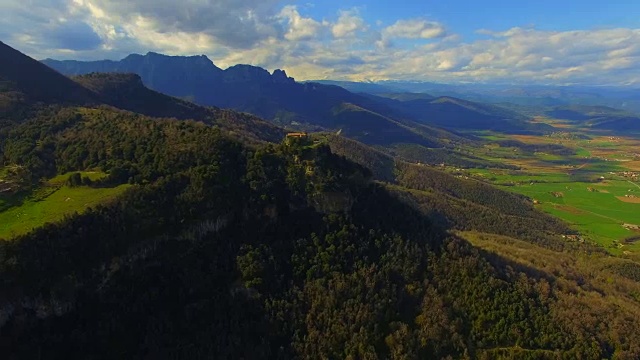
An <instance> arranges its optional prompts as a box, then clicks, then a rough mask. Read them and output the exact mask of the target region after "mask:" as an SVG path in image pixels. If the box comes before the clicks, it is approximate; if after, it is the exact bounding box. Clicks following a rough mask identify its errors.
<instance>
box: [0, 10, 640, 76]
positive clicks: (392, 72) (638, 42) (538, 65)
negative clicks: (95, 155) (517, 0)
mask: <svg viewBox="0 0 640 360" xmlns="http://www.w3.org/2000/svg"><path fill="white" fill-rule="evenodd" d="M305 9H307V10H308V8H306V7H301V8H298V7H295V6H292V5H284V6H283V3H282V2H281V1H280V0H185V1H182V2H175V1H170V0H153V1H152V0H137V1H129V0H46V1H45V0H32V1H27V2H25V1H24V0H3V1H1V2H0V14H3V16H0V38H2V39H3V41H5V42H7V43H9V44H10V45H12V46H15V47H17V48H18V49H20V50H22V51H24V52H26V53H27V54H29V55H31V56H34V57H36V58H45V57H52V58H62V59H65V58H66V59H69V58H76V59H85V60H93V59H102V58H111V59H118V58H122V57H124V56H126V55H128V54H129V53H134V52H137V53H146V52H147V51H156V52H161V53H167V54H171V55H192V54H206V55H208V56H209V57H210V58H211V59H212V60H213V61H214V62H215V63H216V64H217V65H219V66H221V67H226V66H231V65H234V64H237V63H249V64H253V65H257V66H262V67H265V68H267V69H270V70H273V69H275V68H284V69H286V70H287V72H288V73H289V74H291V75H292V76H295V77H296V78H298V79H322V78H334V79H350V80H386V79H400V80H428V81H444V82H446V81H457V80H460V81H499V82H529V83H583V84H623V83H640V68H638V67H637V66H636V64H638V63H639V62H640V29H628V28H620V29H597V30H580V31H542V30H538V29H535V28H519V27H514V28H512V29H508V30H506V31H492V30H490V29H483V30H478V31H477V32H478V35H479V38H478V39H476V40H474V41H468V42H465V41H464V38H463V37H462V36H459V35H457V34H455V33H453V32H451V31H450V29H447V27H446V26H445V25H444V24H442V23H439V22H437V21H432V20H426V19H398V20H397V21H395V22H394V23H392V24H391V25H389V26H387V27H384V24H382V23H372V22H368V21H366V20H365V19H366V16H365V15H366V13H364V14H362V13H361V12H359V11H358V10H354V9H351V10H342V11H340V10H338V11H336V13H334V14H333V15H332V16H331V15H330V16H328V17H327V18H315V17H313V16H310V15H308V14H306V12H305V11H304V10H305ZM360 10H361V11H363V12H364V11H365V10H363V9H360ZM453 30H455V29H453Z"/></svg>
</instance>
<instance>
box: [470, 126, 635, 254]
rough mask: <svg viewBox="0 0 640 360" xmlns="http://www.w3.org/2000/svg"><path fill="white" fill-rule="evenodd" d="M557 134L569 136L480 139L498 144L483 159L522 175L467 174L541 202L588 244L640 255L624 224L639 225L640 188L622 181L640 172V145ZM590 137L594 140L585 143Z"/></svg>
mask: <svg viewBox="0 0 640 360" xmlns="http://www.w3.org/2000/svg"><path fill="white" fill-rule="evenodd" d="M551 124H552V123H551ZM558 130H559V131H561V132H562V133H563V134H567V135H569V136H560V137H554V136H533V135H506V134H493V133H487V132H483V133H481V134H478V135H480V136H482V137H483V138H484V139H486V140H489V141H496V143H493V144H490V145H485V146H484V147H483V148H481V149H477V148H476V149H475V151H476V154H477V155H478V156H480V157H483V158H486V159H487V160H493V161H502V162H504V163H507V164H510V165H514V166H517V167H519V170H504V169H469V170H466V171H465V172H464V173H465V175H468V176H470V177H472V178H476V179H478V180H481V181H484V182H488V183H491V184H494V185H497V186H499V187H501V188H503V189H505V190H508V191H512V192H516V193H519V194H523V195H526V196H528V197H529V198H531V199H532V200H536V203H537V204H536V207H538V208H539V209H540V210H543V211H545V212H547V213H549V214H551V215H554V216H556V217H558V218H560V219H563V220H565V221H566V222H568V223H569V224H570V225H571V226H572V227H573V228H575V229H576V230H578V231H579V232H580V234H581V235H582V236H583V237H584V238H585V239H586V240H588V241H592V242H596V243H598V244H600V245H602V246H603V247H605V248H606V249H607V250H609V251H610V252H612V253H614V254H627V255H631V254H634V255H635V254H640V241H637V242H630V241H625V240H627V239H629V238H631V237H640V231H637V230H630V229H627V228H625V227H623V224H632V225H640V184H639V183H637V182H633V181H630V180H631V179H629V178H625V177H623V176H621V175H620V173H622V172H624V171H636V172H637V171H638V168H637V166H638V164H637V161H630V160H633V159H634V153H636V152H637V151H638V149H639V148H640V140H638V139H636V138H630V137H617V136H616V137H613V136H608V135H603V134H589V133H587V132H585V131H584V130H581V129H572V128H570V127H568V126H566V125H563V127H562V128H561V129H560V128H559V129H558ZM585 135H586V136H588V137H589V139H584V138H581V136H582V137H586V136H585ZM503 140H517V141H519V142H522V143H525V144H527V145H539V146H540V147H544V146H549V145H554V146H558V145H559V146H562V147H565V148H568V149H570V150H571V151H572V153H571V154H564V155H559V154H551V153H548V152H542V151H541V152H537V151H530V150H529V151H527V150H525V149H520V148H517V147H500V145H499V144H498V142H499V141H503ZM600 177H604V180H600ZM554 194H555V196H554ZM625 195H626V196H627V197H625ZM623 200H625V201H623Z"/></svg>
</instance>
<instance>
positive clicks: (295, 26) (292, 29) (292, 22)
mask: <svg viewBox="0 0 640 360" xmlns="http://www.w3.org/2000/svg"><path fill="white" fill-rule="evenodd" d="M279 17H280V18H283V19H286V20H287V23H288V26H289V29H288V30H287V32H286V33H285V34H284V37H285V39H287V40H292V41H298V40H307V39H311V38H313V37H315V36H318V34H319V32H320V30H321V28H322V24H321V23H320V22H318V21H316V20H314V19H312V18H309V17H303V16H301V15H300V13H299V12H298V9H297V8H296V7H295V6H292V5H288V6H285V7H284V8H283V9H282V11H281V12H280V14H279Z"/></svg>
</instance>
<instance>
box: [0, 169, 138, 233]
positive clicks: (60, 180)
mask: <svg viewBox="0 0 640 360" xmlns="http://www.w3.org/2000/svg"><path fill="white" fill-rule="evenodd" d="M81 174H82V175H83V176H87V177H89V178H91V179H92V180H98V179H99V178H101V177H103V176H105V175H106V174H103V173H96V172H84V173H81ZM68 177H69V174H65V175H60V176H57V177H55V178H53V179H51V180H49V181H48V182H47V183H45V184H43V186H42V187H40V188H39V189H38V190H36V191H35V192H33V193H31V194H29V195H20V194H13V195H7V194H0V209H4V210H0V239H11V238H13V237H15V236H19V235H23V234H26V233H28V232H29V231H31V230H32V229H34V228H36V227H39V226H42V225H44V224H46V223H54V222H57V221H60V220H62V219H63V218H64V217H65V216H66V215H70V214H73V213H75V212H79V213H81V212H83V211H85V210H86V209H87V208H89V207H93V206H96V205H98V204H100V203H103V202H105V201H108V200H111V199H113V198H115V197H116V196H118V195H120V194H121V193H123V192H124V191H125V190H126V189H127V188H129V187H130V185H120V186H117V187H111V188H109V187H104V188H103V187H89V186H79V187H68V186H66V185H64V182H65V181H66V180H67V178H68Z"/></svg>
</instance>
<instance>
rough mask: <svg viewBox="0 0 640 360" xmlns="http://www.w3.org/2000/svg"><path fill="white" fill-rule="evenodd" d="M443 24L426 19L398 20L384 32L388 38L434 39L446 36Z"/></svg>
mask: <svg viewBox="0 0 640 360" xmlns="http://www.w3.org/2000/svg"><path fill="white" fill-rule="evenodd" d="M446 33H447V32H446V31H445V28H444V26H443V25H442V24H440V23H438V22H435V21H427V20H424V19H408V20H398V21H396V22H395V23H394V24H393V25H391V26H388V27H387V28H385V29H384V30H382V35H383V36H384V37H387V38H405V39H434V38H439V37H443V36H445V35H446Z"/></svg>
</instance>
